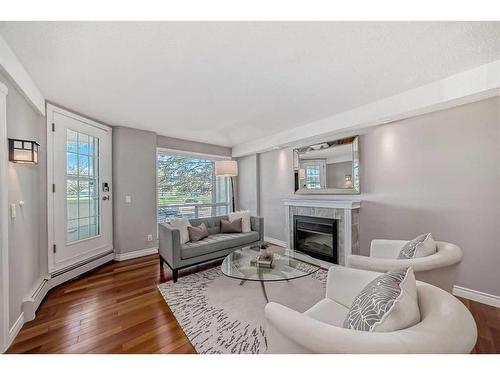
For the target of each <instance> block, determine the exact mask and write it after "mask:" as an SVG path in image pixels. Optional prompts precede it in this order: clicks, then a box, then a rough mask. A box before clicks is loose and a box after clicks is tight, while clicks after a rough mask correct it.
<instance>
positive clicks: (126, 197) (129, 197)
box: [125, 195, 132, 203]
mask: <svg viewBox="0 0 500 375" xmlns="http://www.w3.org/2000/svg"><path fill="white" fill-rule="evenodd" d="M130 202H132V197H131V196H130V195H125V203H130Z"/></svg>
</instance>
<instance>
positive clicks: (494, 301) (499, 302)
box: [452, 285, 500, 307]
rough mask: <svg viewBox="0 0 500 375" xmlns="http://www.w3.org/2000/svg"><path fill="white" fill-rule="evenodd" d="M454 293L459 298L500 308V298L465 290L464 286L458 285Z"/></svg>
mask: <svg viewBox="0 0 500 375" xmlns="http://www.w3.org/2000/svg"><path fill="white" fill-rule="evenodd" d="M452 293H453V295H454V296H457V297H462V298H467V299H470V300H472V301H476V302H480V303H484V304H485V305H490V306H494V307H500V296H495V295H493V294H488V293H483V292H479V291H477V290H473V289H468V288H464V287H463V286H458V285H454V286H453V291H452Z"/></svg>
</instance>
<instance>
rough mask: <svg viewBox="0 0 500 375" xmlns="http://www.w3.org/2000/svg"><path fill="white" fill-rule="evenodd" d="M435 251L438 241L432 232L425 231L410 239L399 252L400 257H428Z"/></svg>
mask: <svg viewBox="0 0 500 375" xmlns="http://www.w3.org/2000/svg"><path fill="white" fill-rule="evenodd" d="M435 252H436V242H434V240H433V239H432V235H431V234H430V233H425V234H421V235H420V236H418V237H416V238H414V239H413V240H411V241H408V242H407V243H406V245H404V246H403V248H402V249H401V251H400V252H399V255H398V259H413V258H420V257H426V256H428V255H432V254H434V253H435Z"/></svg>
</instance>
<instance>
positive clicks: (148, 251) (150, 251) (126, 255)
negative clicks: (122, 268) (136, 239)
mask: <svg viewBox="0 0 500 375" xmlns="http://www.w3.org/2000/svg"><path fill="white" fill-rule="evenodd" d="M153 254H158V248H157V247H150V248H149V249H142V250H136V251H130V252H128V253H123V254H119V253H116V254H115V260H117V261H118V262H121V261H122V260H129V259H134V258H140V257H145V256H147V255H153Z"/></svg>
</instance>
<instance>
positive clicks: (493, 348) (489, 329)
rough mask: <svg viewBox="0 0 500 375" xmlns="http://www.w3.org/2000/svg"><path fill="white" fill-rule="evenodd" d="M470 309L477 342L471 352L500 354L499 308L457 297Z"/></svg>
mask: <svg viewBox="0 0 500 375" xmlns="http://www.w3.org/2000/svg"><path fill="white" fill-rule="evenodd" d="M459 300H460V301H462V302H463V303H464V305H465V306H467V308H468V309H469V310H470V312H471V313H472V316H474V319H475V320H476V324H477V335H478V338H477V342H476V346H475V347H474V351H473V353H478V354H488V353H495V354H500V308H495V307H492V306H489V305H485V304H483V303H479V302H475V301H471V300H468V299H465V298H459Z"/></svg>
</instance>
